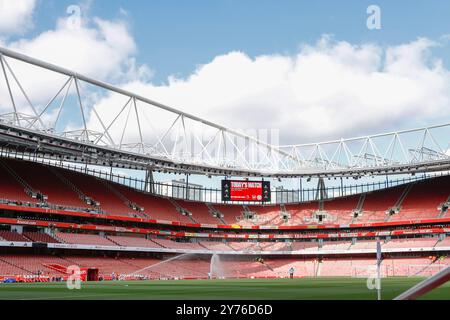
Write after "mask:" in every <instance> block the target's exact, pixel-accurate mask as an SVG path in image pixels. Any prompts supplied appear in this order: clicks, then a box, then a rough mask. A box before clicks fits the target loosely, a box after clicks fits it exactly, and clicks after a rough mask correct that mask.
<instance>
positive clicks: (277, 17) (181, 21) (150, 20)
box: [27, 0, 450, 81]
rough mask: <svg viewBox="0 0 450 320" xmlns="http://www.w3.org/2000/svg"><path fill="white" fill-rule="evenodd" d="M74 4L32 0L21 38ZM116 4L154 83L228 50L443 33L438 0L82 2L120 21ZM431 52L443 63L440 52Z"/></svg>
mask: <svg viewBox="0 0 450 320" xmlns="http://www.w3.org/2000/svg"><path fill="white" fill-rule="evenodd" d="M74 3H76V2H74V1H72V0H68V1H66V0H58V1H56V0H39V3H38V6H37V9H36V13H35V26H36V28H35V29H34V30H32V31H30V32H29V33H28V34H27V36H33V35H36V34H38V33H39V32H42V31H43V30H46V29H51V28H53V27H54V24H55V21H56V19H57V18H58V17H61V16H64V15H65V10H66V8H67V7H68V6H69V5H71V4H74ZM370 4H376V5H378V6H380V8H381V10H382V11H381V13H382V16H381V17H382V29H381V30H368V29H367V28H366V18H367V14H366V8H367V7H368V5H370ZM121 9H124V10H126V12H127V13H128V16H127V18H126V20H127V22H128V23H129V25H130V28H131V33H132V35H133V36H134V38H135V41H136V43H137V46H138V50H139V51H138V54H137V58H138V61H139V62H140V63H145V64H148V65H150V66H151V68H152V69H153V71H154V72H155V74H154V80H155V81H164V80H166V78H167V76H169V75H172V74H175V75H179V76H186V75H188V74H189V73H191V72H192V71H193V70H194V69H195V67H196V66H197V65H199V64H203V63H207V62H209V61H210V60H211V59H212V58H213V57H215V56H217V55H220V54H224V53H227V52H229V51H233V50H241V51H244V52H246V53H247V54H248V55H250V56H257V55H261V54H274V53H281V54H283V53H288V54H289V53H294V52H296V50H297V49H298V47H299V45H301V44H302V43H313V42H315V41H317V39H318V38H320V36H321V35H323V34H333V35H334V36H335V38H336V39H338V40H345V41H349V42H351V43H361V42H376V43H379V44H381V45H389V44H397V43H403V42H408V41H412V40H414V39H416V38H418V37H428V38H430V39H438V38H439V37H441V36H442V35H445V34H449V33H450V20H449V19H448V18H449V16H450V2H449V1H445V0H441V1H439V0H435V1H406V0H399V1H373V0H371V1H364V0H350V1H324V0H319V1H299V0H285V1H268V0H245V1H238V0H222V1H220V0H218V1H208V0H193V1H174V0H151V1H142V0H141V1H138V0H134V1H120V0H108V1H106V0H97V1H91V2H89V12H88V13H87V14H89V15H92V16H99V17H102V18H104V19H110V20H114V19H123V18H124V16H123V15H122V14H121V13H120V12H121ZM84 13H85V14H86V12H84ZM435 52H436V54H438V55H439V56H440V57H442V58H444V59H445V62H446V63H448V61H449V60H448V58H446V56H448V54H449V53H450V51H449V50H448V49H446V48H440V49H435Z"/></svg>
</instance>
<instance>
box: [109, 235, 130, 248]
mask: <svg viewBox="0 0 450 320" xmlns="http://www.w3.org/2000/svg"><path fill="white" fill-rule="evenodd" d="M105 238H106V239H108V240H109V241H111V242H112V243H114V244H116V245H118V246H119V247H125V246H123V245H121V244H120V243H118V242H117V241H114V240H113V239H111V238H110V237H108V236H105Z"/></svg>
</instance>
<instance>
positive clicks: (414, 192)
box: [392, 177, 450, 220]
mask: <svg viewBox="0 0 450 320" xmlns="http://www.w3.org/2000/svg"><path fill="white" fill-rule="evenodd" d="M449 196H450V179H448V178H446V177H440V178H436V179H433V180H430V181H423V182H420V183H416V184H414V185H413V187H412V189H411V191H409V193H408V195H407V196H406V198H405V200H404V201H403V203H402V205H401V208H400V212H399V213H398V214H396V215H394V216H393V218H392V220H409V219H417V217H419V216H420V217H421V218H422V219H427V218H431V219H432V218H437V217H438V216H439V214H440V210H439V209H438V206H440V205H441V204H442V203H444V202H445V201H446V200H447V199H448V197H449Z"/></svg>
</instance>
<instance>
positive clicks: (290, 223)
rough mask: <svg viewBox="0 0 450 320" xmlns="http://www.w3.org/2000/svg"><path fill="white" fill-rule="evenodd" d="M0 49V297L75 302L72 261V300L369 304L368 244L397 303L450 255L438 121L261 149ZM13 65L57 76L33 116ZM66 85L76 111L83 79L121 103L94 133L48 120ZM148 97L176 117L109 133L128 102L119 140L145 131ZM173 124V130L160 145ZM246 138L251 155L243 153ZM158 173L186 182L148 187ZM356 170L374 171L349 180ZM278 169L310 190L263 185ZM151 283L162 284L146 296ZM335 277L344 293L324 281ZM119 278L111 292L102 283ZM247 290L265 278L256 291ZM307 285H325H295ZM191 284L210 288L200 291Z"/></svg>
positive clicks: (373, 265)
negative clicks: (149, 131) (210, 184)
mask: <svg viewBox="0 0 450 320" xmlns="http://www.w3.org/2000/svg"><path fill="white" fill-rule="evenodd" d="M0 54H1V55H0V57H1V62H2V66H3V67H4V68H3V77H4V79H6V80H7V82H6V84H7V89H8V92H9V93H10V98H11V101H10V103H11V104H12V106H13V109H12V110H11V112H10V113H8V114H5V115H3V116H2V118H1V122H0V141H1V149H0V150H1V151H0V155H1V159H0V175H1V177H2V178H1V180H0V195H1V196H0V198H1V204H0V209H1V217H0V223H1V230H0V245H1V254H0V279H1V280H2V282H11V283H10V284H8V286H4V287H2V290H0V292H2V296H1V297H0V298H7V296H8V297H13V298H38V297H42V296H44V297H46V296H48V297H50V298H57V297H58V296H59V295H60V294H61V296H60V297H61V298H64V297H65V296H67V297H68V298H70V297H72V298H73V297H77V294H76V293H73V292H70V293H67V292H68V290H67V289H66V288H65V281H67V279H68V278H70V277H71V276H72V275H73V269H71V268H73V266H77V267H79V268H80V271H79V272H80V276H81V280H82V281H83V282H85V283H86V284H85V287H84V288H85V291H84V292H83V294H84V295H83V294H80V295H79V297H80V298H83V296H86V297H89V298H99V299H102V298H112V297H120V298H123V297H125V298H126V297H127V295H128V297H138V298H152V297H153V298H158V297H159V298H161V297H166V298H170V297H178V298H183V297H189V296H191V297H197V298H198V297H203V298H204V297H208V296H209V297H210V298H214V297H215V298H224V297H225V298H232V297H235V298H236V297H243V298H245V297H249V296H251V297H260V298H269V299H276V298H277V297H278V298H287V299H298V298H300V299H301V298H305V299H307V298H310V299H311V298H315V299H321V298H323V299H326V298H338V299H339V298H342V299H346V298H350V299H351V298H355V296H357V297H359V298H364V299H375V298H376V293H375V291H370V290H368V289H367V288H366V282H367V281H366V279H371V278H374V272H375V275H376V270H377V259H376V255H377V242H379V243H380V244H381V254H382V261H381V263H380V272H381V277H382V279H383V282H384V285H385V286H386V288H385V290H386V292H387V296H386V298H394V297H395V296H396V295H398V294H400V293H401V292H402V291H405V290H406V289H408V288H410V287H411V286H413V285H414V284H416V283H418V282H419V280H420V279H422V278H427V277H430V276H433V275H436V274H439V273H442V272H443V271H445V269H446V268H447V267H448V265H449V262H450V260H449V258H448V253H449V251H450V237H449V235H450V226H449V224H450V216H449V214H450V213H449V212H448V208H449V206H450V176H449V175H448V172H449V166H450V157H449V156H448V154H447V153H445V151H443V150H445V147H446V146H447V145H446V144H448V133H449V129H450V125H439V126H434V127H427V128H419V129H414V130H407V131H404V132H394V133H384V134H379V135H375V136H368V137H362V138H352V139H348V140H337V141H331V142H324V143H314V144H309V145H296V146H273V145H270V144H267V143H264V142H261V141H259V140H257V139H255V138H253V137H251V136H247V135H245V134H243V133H240V132H235V131H233V130H230V129H227V128H225V127H221V126H219V125H216V124H214V123H210V122H207V121H206V120H203V119H200V118H197V117H195V116H193V115H189V114H185V113H182V112H180V111H178V110H176V109H172V108H169V107H166V106H164V105H160V104H158V103H157V102H153V101H151V100H148V99H146V98H143V97H140V96H137V95H134V94H133V93H130V92H126V91H124V90H121V89H118V88H115V87H113V86H110V85H107V84H105V83H101V82H98V81H96V80H94V79H90V78H87V77H84V76H82V75H79V74H76V73H74V72H71V71H68V70H65V69H62V68H59V67H57V66H54V65H50V64H47V63H45V62H42V61H39V60H36V59H33V58H32V57H28V56H23V55H21V54H18V53H16V52H13V51H10V50H7V49H0ZM22 65H32V66H33V67H37V68H40V69H44V70H45V71H47V72H52V73H56V74H57V76H58V77H61V76H62V77H63V78H64V80H63V86H62V87H61V88H60V90H59V91H57V92H56V95H55V96H53V97H50V100H49V101H50V102H49V103H48V104H47V106H46V107H45V108H43V109H42V110H41V111H40V113H38V112H37V111H36V109H34V108H30V110H35V111H36V112H35V113H34V112H33V113H31V114H24V113H21V112H17V111H16V110H17V109H15V105H16V104H17V101H18V100H19V99H22V100H23V97H27V94H26V92H25V90H24V89H23V87H22V85H21V83H20V77H19V76H18V75H17V74H16V73H15V72H14V66H15V67H16V68H22ZM22 72H23V71H22ZM72 83H73V86H74V87H75V92H78V95H76V96H77V97H78V98H79V100H78V102H79V108H80V109H81V111H82V114H83V101H84V100H83V99H82V98H81V96H80V90H79V88H81V87H86V86H88V85H91V86H96V87H97V89H102V90H107V91H110V92H113V93H114V94H120V95H122V96H124V97H125V100H128V102H127V103H126V104H125V106H124V107H123V108H122V109H121V110H120V112H119V114H118V115H114V116H113V117H112V119H113V120H112V121H111V123H110V124H107V123H105V124H103V125H102V127H103V128H104V131H103V132H99V131H94V130H92V129H90V128H88V127H84V128H83V129H81V130H79V131H73V132H63V133H59V132H56V130H55V128H56V127H55V126H53V127H51V128H48V127H45V125H46V123H48V122H45V121H44V119H45V117H44V116H45V112H46V110H47V109H49V106H51V105H52V104H56V105H59V108H60V109H59V110H61V109H62V108H63V107H64V102H65V100H66V97H67V95H68V93H67V92H69V90H70V89H69V88H70V85H71V84H72ZM2 85H3V84H2ZM13 89H16V91H14V90H13ZM64 91H66V95H64ZM61 93H63V94H61ZM19 95H22V98H16V97H18V96H19ZM25 100H26V101H27V102H29V103H30V105H31V106H32V103H31V101H29V100H28V98H25ZM59 101H61V102H59ZM3 102H4V101H2V103H3ZM55 102H59V103H55ZM138 106H139V108H140V109H138ZM149 106H150V107H156V108H158V109H160V110H162V111H165V112H167V113H171V114H174V115H175V118H176V120H175V122H174V124H173V125H172V126H171V127H170V128H168V129H167V130H166V131H165V133H163V136H162V137H158V142H157V143H153V144H152V143H151V142H149V141H145V140H144V138H143V136H142V132H141V135H138V137H140V140H138V141H137V142H136V141H135V142H128V143H124V141H122V140H121V141H120V143H117V141H115V140H114V138H115V137H114V136H113V133H110V132H109V130H110V129H111V128H112V126H113V125H114V121H115V120H116V119H117V118H118V117H120V113H122V111H124V110H126V109H127V108H128V109H129V110H132V111H133V112H136V115H137V116H136V118H135V121H136V122H137V124H138V125H133V124H130V125H128V126H127V125H126V124H125V127H124V130H123V132H122V133H121V137H122V138H123V136H124V135H125V133H126V131H127V130H128V129H127V128H133V130H136V129H137V128H141V124H139V123H140V117H139V115H140V114H143V112H144V111H142V110H143V109H144V108H148V107H149ZM93 110H95V109H93ZM126 112H128V111H126ZM97 116H99V115H98V114H97ZM98 119H101V118H100V117H99V118H98ZM128 120H129V119H128V118H127V121H128ZM178 121H180V122H181V123H182V126H183V127H184V137H182V138H179V139H178V138H177V139H175V140H169V139H168V140H164V135H165V136H167V135H168V134H167V132H170V130H172V129H173V128H175V127H176V124H177V122H178ZM100 122H102V123H103V121H101V120H100ZM188 122H196V123H200V124H201V125H203V126H206V127H207V128H205V131H206V132H213V138H208V139H207V140H205V139H204V138H203V139H202V140H200V139H191V140H189V141H191V142H192V141H194V142H197V143H199V144H200V145H201V148H200V153H195V152H194V151H195V150H198V148H196V147H195V146H191V147H190V148H189V149H186V148H185V147H184V145H185V142H183V141H187V139H188V137H189V135H196V134H197V132H198V131H196V129H192V128H193V127H195V126H194V125H193V124H191V127H188V125H187V123H188ZM85 125H86V122H85ZM130 130H132V129H130ZM139 130H140V129H139ZM139 130H138V131H139ZM214 131H215V132H214ZM214 137H216V138H214ZM217 137H222V139H218V138H217ZM439 139H441V140H439ZM208 140H209V142H204V141H208ZM239 140H243V143H241V141H239ZM180 141H182V142H181V143H180ZM180 145H181V146H180ZM240 148H244V149H240ZM245 149H254V150H256V151H255V152H257V156H256V157H255V156H254V155H253V156H254V157H253V158H250V157H247V155H246V153H245V152H244V151H243V150H245ZM164 150H173V151H172V152H170V153H168V152H164ZM187 150H189V151H191V150H192V152H191V153H190V154H189V157H188V156H187V155H186V151H187ZM261 155H264V157H263V156H261ZM306 155H308V156H306ZM225 163H226V164H225ZM116 168H120V169H121V170H134V171H135V172H141V176H142V177H144V178H138V176H139V175H135V176H134V177H133V176H131V175H123V174H122V175H121V174H119V173H115V171H114V169H116ZM156 172H164V173H176V174H179V175H182V176H183V177H185V179H184V180H174V181H172V182H171V183H170V184H169V183H164V182H158V181H155V179H154V177H153V176H154V173H156ZM195 175H203V176H207V177H209V178H211V177H212V176H219V177H221V179H222V180H221V181H222V182H221V185H220V187H219V188H216V189H212V188H205V187H202V186H201V185H195V184H192V183H190V182H189V177H190V176H195ZM365 177H366V178H367V177H369V178H372V179H375V178H379V177H381V179H375V180H373V181H377V182H370V180H369V182H361V183H358V182H359V179H363V178H365ZM286 178H288V179H298V180H299V181H302V180H304V181H305V183H306V181H308V182H312V181H316V182H315V183H317V186H316V187H315V188H311V189H305V188H303V189H298V190H286V189H283V188H279V187H278V188H272V187H271V185H270V182H271V181H274V180H275V181H276V180H281V179H286ZM191 179H192V178H191ZM366 180H367V179H366ZM336 181H337V182H338V183H337V184H336V183H334V182H336ZM332 183H333V184H332ZM327 184H332V186H327ZM290 278H293V279H290ZM91 281H92V282H91ZM152 281H156V282H154V283H159V284H158V285H157V286H156V285H151V286H149V287H147V290H149V291H146V290H144V291H143V290H142V288H145V287H143V284H145V283H148V282H152ZM58 282H60V283H58ZM124 283H126V286H127V287H124V286H122V284H124ZM336 283H340V285H339V286H338V287H339V290H340V291H339V290H338V291H339V292H340V293H339V292H336V291H333V290H326V289H323V288H327V285H335V284H336ZM294 284H295V285H294ZM119 285H120V288H122V289H123V290H124V291H123V292H122V291H121V292H122V293H117V290H114V288H117V287H115V286H119ZM236 285H239V290H238V291H237V290H236V287H235V286H236ZM255 285H257V286H258V285H259V286H261V287H260V289H261V288H271V289H270V290H269V292H264V293H260V295H259V296H258V294H256V296H255V292H253V291H254V290H255V289H254V288H253V286H255ZM305 285H306V286H312V287H315V286H317V289H320V288H322V289H321V290H310V291H308V293H306V292H303V291H302V288H303V286H305ZM203 286H208V287H211V289H210V290H213V288H214V286H218V287H219V288H220V292H221V293H220V294H219V293H218V292H215V293H214V291H212V293H209V294H205V293H204V291H203V290H202V289H201V288H202V287H203ZM246 286H248V290H249V291H248V292H247V293H246V290H245V289H243V288H245V287H246ZM272 286H273V288H272ZM280 286H281V288H280ZM347 286H348V288H349V289H348V290H346V289H345V288H346V287H347ZM187 287H189V288H190V289H186V288H187ZM89 288H91V289H89ZM96 288H97V289H96ZM124 288H125V289H124ZM137 288H141V289H137ZM155 288H159V289H155ZM177 288H185V289H186V291H182V293H180V292H179V291H177V290H180V289H177ZM224 288H225V289H224ZM252 288H253V289H252ZM133 289H134V291H133ZM47 290H48V292H47ZM89 290H93V292H94V293H93V294H90V293H89ZM96 290H100V292H99V291H96ZM102 290H104V291H102ZM166 290H167V291H166ZM171 290H173V291H174V292H175V293H173V294H174V295H173V296H171V295H170V292H171ZM252 290H253V291H252ZM448 290H449V287H448V285H444V286H441V287H440V288H438V289H435V290H434V291H432V292H431V293H430V294H434V295H431V296H430V297H432V298H433V297H434V298H445V297H446V298H448V292H449V291H448ZM63 291H64V292H66V293H64V294H62V293H60V292H63ZM95 292H98V293H97V294H95ZM102 292H104V293H103V295H102ZM111 292H113V293H111ZM114 292H116V293H115V294H114ZM127 292H128V293H127ZM136 292H141V294H142V296H139V295H137V296H136ZM224 292H225V293H224ZM226 292H228V294H227V293H226ZM302 292H303V293H302ZM327 292H328V294H327ZM117 294H118V295H117ZM302 294H303V295H302ZM55 296H56V297H55ZM425 297H426V296H425Z"/></svg>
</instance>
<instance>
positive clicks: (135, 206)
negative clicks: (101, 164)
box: [98, 179, 150, 219]
mask: <svg viewBox="0 0 450 320" xmlns="http://www.w3.org/2000/svg"><path fill="white" fill-rule="evenodd" d="M98 181H100V183H101V184H103V185H104V186H105V187H106V188H107V189H108V190H109V191H111V192H112V193H113V194H114V195H115V196H116V197H118V198H119V199H120V200H122V202H123V203H125V204H126V205H127V206H128V207H129V208H130V209H133V210H134V211H135V212H136V213H137V214H138V215H139V216H140V217H141V218H144V219H148V218H150V217H149V216H148V215H147V214H145V213H144V212H143V211H144V210H143V207H141V206H140V205H138V204H137V203H135V202H133V201H131V200H130V199H128V198H127V197H125V196H124V195H123V194H122V193H121V192H120V191H119V190H117V189H116V188H114V187H113V186H112V185H111V184H110V183H108V182H107V181H106V180H103V179H98Z"/></svg>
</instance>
